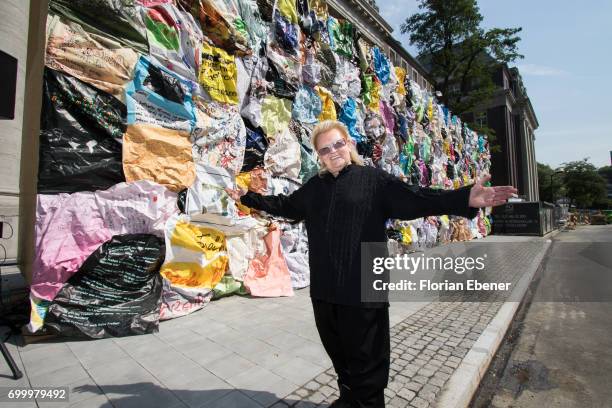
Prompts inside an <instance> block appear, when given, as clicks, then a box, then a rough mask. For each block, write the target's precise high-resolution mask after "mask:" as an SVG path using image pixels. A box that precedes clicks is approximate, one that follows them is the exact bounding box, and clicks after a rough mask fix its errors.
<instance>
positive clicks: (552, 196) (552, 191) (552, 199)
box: [550, 170, 563, 205]
mask: <svg viewBox="0 0 612 408" xmlns="http://www.w3.org/2000/svg"><path fill="white" fill-rule="evenodd" d="M560 173H563V170H557V171H555V172H553V173H550V200H551V201H552V203H553V205H555V190H554V189H553V177H554V176H555V174H560Z"/></svg>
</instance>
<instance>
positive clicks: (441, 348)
mask: <svg viewBox="0 0 612 408" xmlns="http://www.w3.org/2000/svg"><path fill="white" fill-rule="evenodd" d="M487 240H490V242H495V243H498V242H499V243H500V245H498V246H497V247H496V248H497V249H498V250H496V251H493V253H492V254H491V255H490V256H489V259H488V262H489V263H490V264H491V265H492V269H493V270H494V271H495V273H496V274H498V275H499V276H500V277H501V278H503V279H505V280H508V281H512V282H516V281H517V280H518V279H520V278H521V276H522V275H523V274H524V273H525V271H527V270H529V269H532V268H534V267H535V266H537V265H534V262H535V261H534V260H536V259H537V258H538V255H541V252H542V250H543V246H542V245H541V243H542V242H543V241H544V240H543V239H541V238H527V237H512V238H510V239H509V240H508V241H509V242H511V243H513V244H512V245H511V244H508V243H507V240H504V239H500V238H499V237H489V238H487V239H486V240H482V242H487ZM517 244H519V245H517ZM502 305H503V302H500V301H489V302H411V303H410V302H394V303H392V305H391V308H390V316H391V325H392V329H391V339H392V340H391V341H392V364H391V378H390V384H389V387H388V389H387V391H386V396H387V401H388V405H389V406H392V407H408V406H411V407H417V408H424V407H428V406H433V405H435V401H436V400H437V399H438V397H439V396H440V395H441V393H443V392H444V391H443V390H444V386H445V383H446V382H447V381H448V379H449V378H450V377H451V376H452V375H453V373H454V372H455V370H456V368H457V367H458V366H459V365H460V364H461V362H462V359H463V358H464V357H465V355H466V354H467V353H468V352H469V351H470V349H471V348H472V346H473V345H474V344H475V342H476V341H477V339H478V338H479V337H480V336H481V335H482V333H483V332H484V331H485V330H486V328H487V325H488V324H489V322H490V321H491V319H492V318H493V317H494V316H495V314H496V313H497V311H498V310H499V308H500V307H501V306H502ZM20 344H21V343H20V339H19V338H14V337H13V338H12V339H11V340H10V342H9V344H8V346H9V349H10V350H11V352H12V354H13V356H14V357H15V359H16V360H17V362H18V365H19V366H20V368H21V370H22V371H23V372H24V377H23V378H22V379H21V380H18V381H15V380H12V379H11V378H10V371H9V370H8V368H7V367H6V366H5V365H2V364H0V387H4V388H0V390H1V391H0V398H1V397H2V395H1V393H2V392H3V393H4V394H6V393H7V392H8V388H6V387H15V386H22V387H32V388H34V387H40V386H46V387H52V386H66V387H68V388H69V391H70V401H69V402H68V403H54V402H43V401H41V402H30V403H26V402H18V403H17V402H16V403H8V402H1V403H0V405H1V406H2V407H10V406H16V407H20V408H23V407H34V406H40V407H45V406H71V407H132V406H134V407H143V406H144V407H167V408H174V407H198V408H200V407H202V408H204V407H206V408H208V407H223V408H231V407H237V408H249V407H257V408H259V407H269V406H274V407H286V406H296V407H316V406H327V404H328V403H329V402H331V401H332V400H333V399H334V398H335V397H336V395H337V389H336V385H335V374H334V372H333V370H332V369H331V362H330V361H329V359H328V357H327V356H326V354H325V352H324V350H323V347H322V346H321V344H320V341H319V338H318V334H317V332H316V328H315V325H314V320H313V316H312V310H311V304H310V299H309V297H308V289H305V290H301V291H298V292H297V293H296V296H294V297H291V298H271V299H252V298H243V297H238V296H234V297H230V298H225V299H221V300H219V301H215V302H212V303H211V304H209V305H208V306H207V307H206V308H204V309H203V310H201V311H198V312H196V313H193V314H191V315H189V316H186V317H183V318H179V319H175V320H171V321H167V322H162V323H161V324H160V331H159V333H156V334H151V335H144V336H133V337H125V338H115V339H103V340H95V341H75V340H66V339H58V340H54V341H47V342H44V343H35V344H29V345H25V346H24V345H20Z"/></svg>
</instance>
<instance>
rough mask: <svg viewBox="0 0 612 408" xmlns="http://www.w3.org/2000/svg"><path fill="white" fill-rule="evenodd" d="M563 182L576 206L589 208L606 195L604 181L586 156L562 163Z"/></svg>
mask: <svg viewBox="0 0 612 408" xmlns="http://www.w3.org/2000/svg"><path fill="white" fill-rule="evenodd" d="M563 184H564V186H565V190H566V195H567V197H568V198H569V199H570V202H571V203H572V204H574V205H576V207H578V208H589V207H591V206H592V205H593V203H595V202H601V201H603V200H604V199H605V197H606V181H605V180H604V178H603V177H601V176H600V175H599V174H598V173H597V169H596V168H595V166H593V165H592V164H591V163H589V160H588V158H586V159H583V160H580V161H573V162H569V163H563Z"/></svg>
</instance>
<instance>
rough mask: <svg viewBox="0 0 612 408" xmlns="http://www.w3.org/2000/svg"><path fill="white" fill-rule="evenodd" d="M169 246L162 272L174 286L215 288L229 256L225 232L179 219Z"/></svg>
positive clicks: (225, 267)
mask: <svg viewBox="0 0 612 408" xmlns="http://www.w3.org/2000/svg"><path fill="white" fill-rule="evenodd" d="M170 246H171V248H170V250H169V251H168V255H169V256H168V258H169V259H167V261H166V263H164V265H163V266H162V268H161V271H160V273H161V274H162V276H163V277H164V278H166V279H167V280H168V281H170V283H171V284H172V286H179V287H188V288H200V289H212V288H214V286H215V285H216V284H217V283H219V281H220V280H221V278H222V277H223V275H224V274H225V271H226V269H227V265H228V257H227V252H226V242H225V234H223V232H221V231H218V230H215V229H212V228H208V227H204V226H199V225H195V224H192V223H189V222H187V221H186V220H183V219H179V220H177V221H176V224H175V226H174V229H173V230H172V233H171V235H170Z"/></svg>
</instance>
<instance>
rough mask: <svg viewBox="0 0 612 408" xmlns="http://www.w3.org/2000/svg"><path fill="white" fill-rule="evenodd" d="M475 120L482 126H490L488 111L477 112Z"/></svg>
mask: <svg viewBox="0 0 612 408" xmlns="http://www.w3.org/2000/svg"><path fill="white" fill-rule="evenodd" d="M474 122H476V124H477V125H478V126H480V127H484V126H488V123H489V122H488V118H487V111H483V112H476V114H475V115H474Z"/></svg>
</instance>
